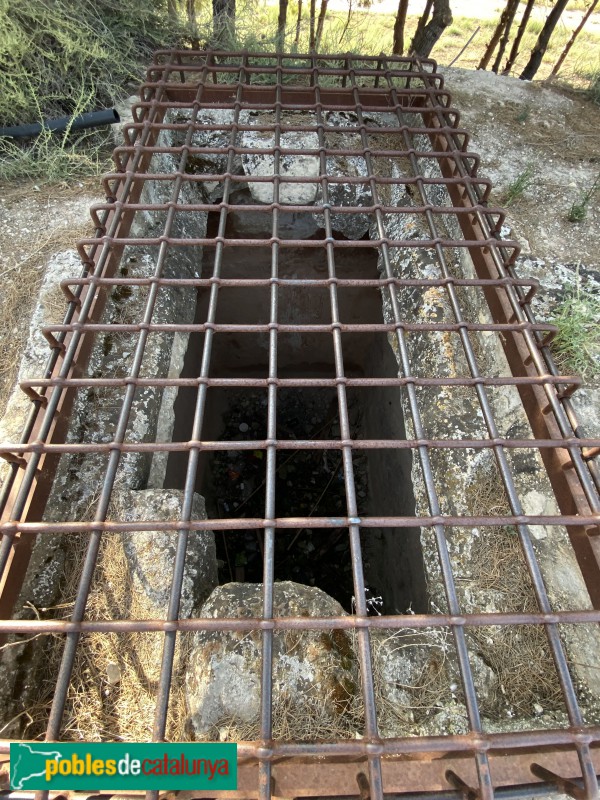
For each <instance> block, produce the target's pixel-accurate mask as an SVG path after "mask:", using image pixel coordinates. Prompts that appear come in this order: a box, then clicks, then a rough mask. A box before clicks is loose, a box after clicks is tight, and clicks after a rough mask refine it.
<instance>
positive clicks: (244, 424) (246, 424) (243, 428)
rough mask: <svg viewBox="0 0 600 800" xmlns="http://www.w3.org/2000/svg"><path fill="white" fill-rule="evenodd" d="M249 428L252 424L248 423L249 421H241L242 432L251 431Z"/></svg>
mask: <svg viewBox="0 0 600 800" xmlns="http://www.w3.org/2000/svg"><path fill="white" fill-rule="evenodd" d="M249 430H250V426H249V425H248V423H247V422H241V423H240V431H241V432H242V433H246V432H247V431H249Z"/></svg>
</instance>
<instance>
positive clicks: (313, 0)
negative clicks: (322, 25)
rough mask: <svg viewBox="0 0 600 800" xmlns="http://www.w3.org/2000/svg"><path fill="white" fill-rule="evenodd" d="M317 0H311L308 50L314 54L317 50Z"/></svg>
mask: <svg viewBox="0 0 600 800" xmlns="http://www.w3.org/2000/svg"><path fill="white" fill-rule="evenodd" d="M316 5H317V0H310V40H309V42H308V49H309V51H310V52H311V53H312V52H313V50H314V49H315V8H316Z"/></svg>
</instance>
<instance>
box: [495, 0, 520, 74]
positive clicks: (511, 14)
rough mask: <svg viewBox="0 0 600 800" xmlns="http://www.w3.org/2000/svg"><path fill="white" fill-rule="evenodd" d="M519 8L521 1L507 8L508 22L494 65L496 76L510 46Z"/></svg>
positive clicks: (510, 4) (506, 21)
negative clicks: (513, 25) (507, 47)
mask: <svg viewBox="0 0 600 800" xmlns="http://www.w3.org/2000/svg"><path fill="white" fill-rule="evenodd" d="M518 7H519V0H512V2H509V4H508V6H507V14H506V20H505V22H504V29H503V31H502V38H501V39H500V46H499V47H498V52H497V54H496V58H495V60H494V63H493V65H492V72H495V73H496V74H497V73H498V70H499V69H500V63H501V62H502V57H503V56H504V51H505V50H506V45H507V44H508V40H509V37H510V29H511V27H512V24H513V20H514V18H515V14H516V13H517V8H518Z"/></svg>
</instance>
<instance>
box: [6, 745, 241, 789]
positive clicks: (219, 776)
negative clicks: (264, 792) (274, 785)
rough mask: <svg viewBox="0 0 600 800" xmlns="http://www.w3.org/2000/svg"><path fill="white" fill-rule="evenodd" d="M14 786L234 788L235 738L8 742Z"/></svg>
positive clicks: (235, 781) (44, 787) (29, 787)
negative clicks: (176, 741)
mask: <svg viewBox="0 0 600 800" xmlns="http://www.w3.org/2000/svg"><path fill="white" fill-rule="evenodd" d="M10 786H11V789H12V790H13V791H19V790H28V789H32V790H35V791H37V790H40V789H42V790H43V789H49V790H52V791H60V792H66V791H85V792H96V791H100V790H102V789H110V790H112V791H125V790H126V789H143V790H148V789H166V790H167V791H170V790H175V789H197V790H199V789H212V790H215V791H222V790H225V789H236V788H237V745H236V744H234V743H225V744H220V743H215V742H208V743H197V744H167V743H165V744H155V743H153V744H139V743H135V744H127V743H118V744H117V743H106V744H104V743H99V742H98V743H93V744H92V743H90V744H85V743H73V744H62V743H55V742H28V743H18V744H11V746H10Z"/></svg>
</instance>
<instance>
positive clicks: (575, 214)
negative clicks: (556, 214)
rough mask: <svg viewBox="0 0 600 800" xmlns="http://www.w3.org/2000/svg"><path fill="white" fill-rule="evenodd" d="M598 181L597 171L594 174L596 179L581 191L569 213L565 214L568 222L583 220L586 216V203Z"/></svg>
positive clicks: (599, 174)
mask: <svg viewBox="0 0 600 800" xmlns="http://www.w3.org/2000/svg"><path fill="white" fill-rule="evenodd" d="M599 182H600V172H599V173H598V175H596V179H595V181H594V182H593V183H592V185H591V186H590V188H589V189H587V190H586V191H584V192H582V193H581V194H580V196H579V200H576V201H575V202H574V203H573V205H572V206H571V208H570V210H569V213H568V215H567V217H568V220H569V222H583V220H584V219H585V218H586V217H587V211H588V203H589V202H590V200H591V199H592V196H593V194H594V192H595V191H596V189H597V188H598V183H599Z"/></svg>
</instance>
